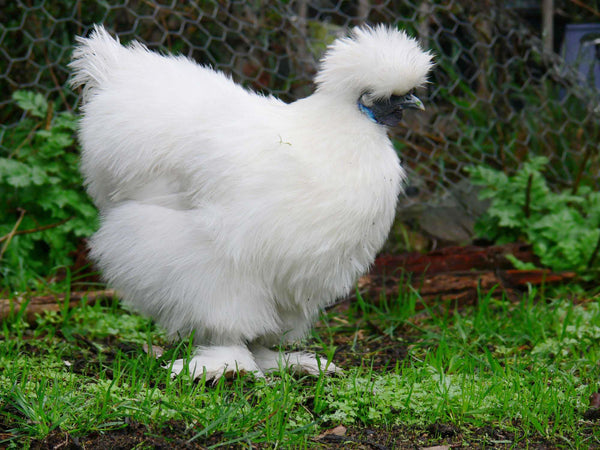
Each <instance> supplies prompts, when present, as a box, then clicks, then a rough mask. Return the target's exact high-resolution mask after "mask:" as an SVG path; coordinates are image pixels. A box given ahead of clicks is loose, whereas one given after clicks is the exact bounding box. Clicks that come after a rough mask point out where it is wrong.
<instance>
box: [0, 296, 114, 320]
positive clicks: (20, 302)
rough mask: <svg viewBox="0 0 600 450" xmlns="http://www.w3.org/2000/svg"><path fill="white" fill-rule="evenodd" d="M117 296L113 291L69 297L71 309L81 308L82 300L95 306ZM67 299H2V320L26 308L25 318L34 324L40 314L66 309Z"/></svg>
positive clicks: (43, 297) (0, 307) (54, 297)
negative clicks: (101, 301)
mask: <svg viewBox="0 0 600 450" xmlns="http://www.w3.org/2000/svg"><path fill="white" fill-rule="evenodd" d="M115 295H116V294H115V291H114V290H112V289H107V290H103V291H90V292H71V293H70V294H69V296H68V299H69V308H75V307H77V306H79V304H81V302H82V300H84V301H85V303H86V304H88V305H93V304H94V303H96V302H98V301H100V300H104V299H113V298H114V297H115ZM66 298H67V295H66V294H58V295H43V296H36V297H23V296H21V297H17V298H3V299H0V320H5V319H6V318H8V317H9V316H10V315H11V314H15V313H16V312H17V311H19V309H20V308H21V307H22V306H24V307H25V311H24V312H23V318H24V319H25V320H26V321H27V322H28V323H34V322H35V319H36V316H37V315H38V314H42V313H43V312H45V311H60V310H61V309H62V308H64V307H65V304H64V303H65V299H66ZM27 302H28V303H27Z"/></svg>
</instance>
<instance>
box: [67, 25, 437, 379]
mask: <svg viewBox="0 0 600 450" xmlns="http://www.w3.org/2000/svg"><path fill="white" fill-rule="evenodd" d="M78 41H79V45H78V47H77V48H76V50H75V52H74V55H73V57H74V59H73V62H72V63H71V67H72V69H73V71H74V72H73V76H72V85H73V86H74V87H77V86H83V89H84V106H83V107H82V112H83V117H82V119H81V126H80V141H81V143H82V147H83V154H82V165H81V167H82V171H83V174H84V178H85V182H86V185H87V189H88V192H89V194H90V195H91V196H92V198H93V200H94V202H95V203H96V205H97V206H98V207H99V209H100V211H101V217H102V220H101V227H100V230H99V231H98V232H97V234H96V235H95V236H94V237H93V239H92V242H91V249H92V257H93V259H94V260H95V261H96V263H97V264H98V266H99V268H100V270H101V271H102V273H103V275H104V277H105V278H106V280H107V281H108V282H109V283H110V284H111V285H113V286H114V287H115V288H117V289H118V291H119V292H120V294H121V296H122V297H123V300H124V301H125V302H126V303H128V304H130V305H132V306H133V307H134V308H135V309H137V310H138V311H140V312H142V313H145V314H148V315H150V316H151V317H153V318H155V319H156V320H157V321H158V322H159V323H160V324H161V325H162V326H164V327H165V328H166V329H167V331H168V332H169V334H170V335H171V336H173V337H176V336H185V335H188V334H190V333H192V332H194V333H195V341H196V343H197V344H199V345H202V346H204V347H203V349H204V350H202V351H203V352H204V354H206V352H207V350H206V348H207V347H210V346H221V347H220V348H230V349H231V352H230V353H231V354H230V355H225V354H224V356H223V360H222V361H221V362H220V363H214V360H215V355H214V352H212V353H211V356H210V358H208V357H207V358H205V359H204V360H202V356H201V354H200V353H199V355H200V356H198V358H200V362H202V361H204V362H205V363H206V364H205V367H206V370H207V372H211V370H212V371H215V370H217V371H218V370H219V368H222V367H226V366H227V367H230V368H231V366H232V363H231V361H230V359H231V358H230V357H232V358H234V359H235V355H236V354H239V353H240V351H239V346H243V347H244V346H246V345H248V344H250V345H251V346H252V345H256V346H263V345H264V346H272V345H275V344H278V343H280V342H281V341H282V340H296V339H298V338H301V337H302V336H304V335H305V334H306V332H307V330H308V329H309V327H310V325H311V324H312V322H313V321H314V319H315V317H316V316H317V314H318V312H319V311H320V310H321V309H322V308H323V307H325V306H327V305H329V304H331V303H332V302H333V301H334V300H335V299H336V298H339V297H340V296H343V295H346V294H347V293H348V292H349V291H350V290H351V289H352V287H353V284H354V283H355V281H356V279H357V277H358V276H360V275H361V274H363V273H364V272H365V271H366V270H367V269H368V267H369V265H370V264H372V262H373V260H374V258H375V254H376V252H377V251H378V250H379V249H380V248H381V246H382V245H383V243H384V240H385V239H386V236H387V234H388V232H389V229H390V226H391V224H392V221H393V218H394V214H395V205H396V200H397V196H398V194H399V193H400V190H401V182H402V179H403V176H404V172H403V170H402V168H401V166H400V163H399V160H398V157H397V155H396V152H395V151H394V148H393V147H392V144H391V143H390V141H389V139H388V136H387V130H386V128H385V127H383V126H381V125H378V124H377V123H374V122H372V121H371V120H369V118H368V117H366V116H365V115H364V114H363V113H362V112H361V111H360V110H359V108H358V107H357V99H358V97H359V96H360V94H361V93H362V92H364V91H365V90H370V91H371V92H372V93H374V95H377V96H382V97H383V96H386V95H387V96H388V97H389V96H390V95H391V94H402V93H406V92H407V91H408V90H410V89H412V88H413V87H415V86H416V85H420V84H422V83H424V81H425V76H426V74H427V71H428V70H429V68H430V65H431V62H430V60H431V56H430V55H429V54H427V53H424V52H423V51H422V50H421V49H420V48H419V46H418V44H417V43H416V41H414V40H412V39H410V38H408V37H407V36H406V35H405V34H404V33H403V32H400V31H397V30H394V29H391V28H387V27H382V26H381V27H377V28H374V29H371V28H361V29H355V30H354V31H353V32H352V34H351V36H350V37H348V38H343V39H339V40H337V41H336V42H335V43H334V44H333V45H332V46H331V47H330V48H329V50H328V51H327V53H326V55H325V57H324V59H323V61H322V65H321V70H320V72H319V73H318V74H317V76H316V83H317V86H318V88H317V91H316V92H315V93H314V94H313V95H311V96H310V97H307V98H305V99H302V100H299V101H296V102H294V103H291V104H285V103H283V102H281V101H279V100H277V99H275V98H272V97H264V96H260V95H257V94H255V93H252V92H249V91H247V90H245V89H244V88H242V87H240V86H239V85H237V84H235V83H234V82H233V81H232V80H231V79H230V78H229V77H228V76H226V75H224V74H222V73H220V72H217V71H214V70H212V69H210V68H207V67H202V66H200V65H198V64H196V63H194V62H193V61H191V60H189V59H187V58H184V57H175V56H163V55H159V54H157V53H153V52H150V51H149V50H148V49H147V48H146V47H144V46H143V45H141V44H138V43H134V44H132V45H129V46H128V47H123V46H121V45H120V44H119V43H118V41H116V40H115V39H113V38H112V37H110V35H109V34H108V33H107V32H106V31H105V30H104V28H102V27H97V28H96V29H95V31H94V32H93V33H92V34H91V36H90V37H89V38H87V39H86V38H79V39H78ZM260 348H262V347H260ZM224 353H227V352H224ZM242 353H243V352H242ZM232 355H233V356H232ZM262 355H263V359H264V352H263V353H262ZM246 356H247V355H246ZM246 356H244V357H243V358H242V359H244V358H246ZM259 359H260V358H259ZM244 360H245V359H244ZM197 363H198V359H196V360H195V362H194V364H197ZM246 363H247V361H246ZM246 365H248V364H246ZM271 365H272V364H271ZM308 366H310V364H308V365H307V367H308ZM313 366H314V361H313ZM174 370H175V369H174ZM179 370H181V369H179ZM311 370H313V371H314V368H312V366H311ZM307 371H309V372H310V370H307Z"/></svg>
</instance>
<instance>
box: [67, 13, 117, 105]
mask: <svg viewBox="0 0 600 450" xmlns="http://www.w3.org/2000/svg"><path fill="white" fill-rule="evenodd" d="M76 39H77V45H76V46H75V50H74V51H73V55H72V59H71V62H70V63H69V67H70V68H71V70H72V75H71V77H70V79H69V84H70V85H71V87H72V88H73V89H75V88H78V87H80V86H81V87H83V92H82V96H83V101H84V102H85V101H86V100H87V99H88V98H89V96H90V94H91V93H93V92H94V90H95V89H97V88H98V87H99V86H101V85H102V84H103V83H104V82H105V81H106V80H107V78H108V76H109V73H110V71H111V69H112V68H113V67H115V65H116V64H118V59H119V54H120V53H121V52H122V51H123V50H124V49H123V47H122V46H121V44H120V43H119V39H118V38H113V37H112V36H111V35H110V34H109V33H108V32H107V31H106V29H105V28H104V27H103V26H102V25H94V29H93V31H92V32H91V33H90V35H89V37H87V38H85V37H81V36H78V37H77V38H76Z"/></svg>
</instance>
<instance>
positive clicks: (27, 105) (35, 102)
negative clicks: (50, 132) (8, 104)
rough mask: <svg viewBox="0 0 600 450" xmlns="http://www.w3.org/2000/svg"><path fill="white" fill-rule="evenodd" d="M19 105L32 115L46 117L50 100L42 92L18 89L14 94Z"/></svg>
mask: <svg viewBox="0 0 600 450" xmlns="http://www.w3.org/2000/svg"><path fill="white" fill-rule="evenodd" d="M12 98H13V100H15V101H16V102H17V104H18V105H19V107H21V108H22V109H23V110H25V111H27V112H28V113H30V114H31V115H32V116H35V117H40V118H44V117H46V114H47V113H48V102H47V101H46V99H45V98H44V96H43V95H42V94H39V93H34V92H31V91H16V92H15V93H13V96H12Z"/></svg>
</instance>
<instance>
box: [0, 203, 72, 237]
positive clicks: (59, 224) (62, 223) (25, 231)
mask: <svg viewBox="0 0 600 450" xmlns="http://www.w3.org/2000/svg"><path fill="white" fill-rule="evenodd" d="M21 211H23V212H22V213H21V217H19V220H18V221H17V225H15V227H14V228H13V231H14V232H13V231H11V232H10V233H8V234H7V235H6V236H2V237H0V242H2V241H4V240H6V239H12V238H13V236H20V235H22V234H32V233H39V232H40V231H46V230H49V229H51V228H56V227H60V226H61V225H64V224H65V223H67V222H68V221H69V220H72V219H74V218H75V216H71V217H67V218H66V219H63V220H61V221H60V222H56V223H51V224H50V225H43V226H39V227H37V228H30V229H28V230H21V231H17V230H16V229H17V228H18V225H19V224H20V223H21V220H23V215H24V214H25V211H24V210H21ZM6 245H8V244H5V246H6Z"/></svg>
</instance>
